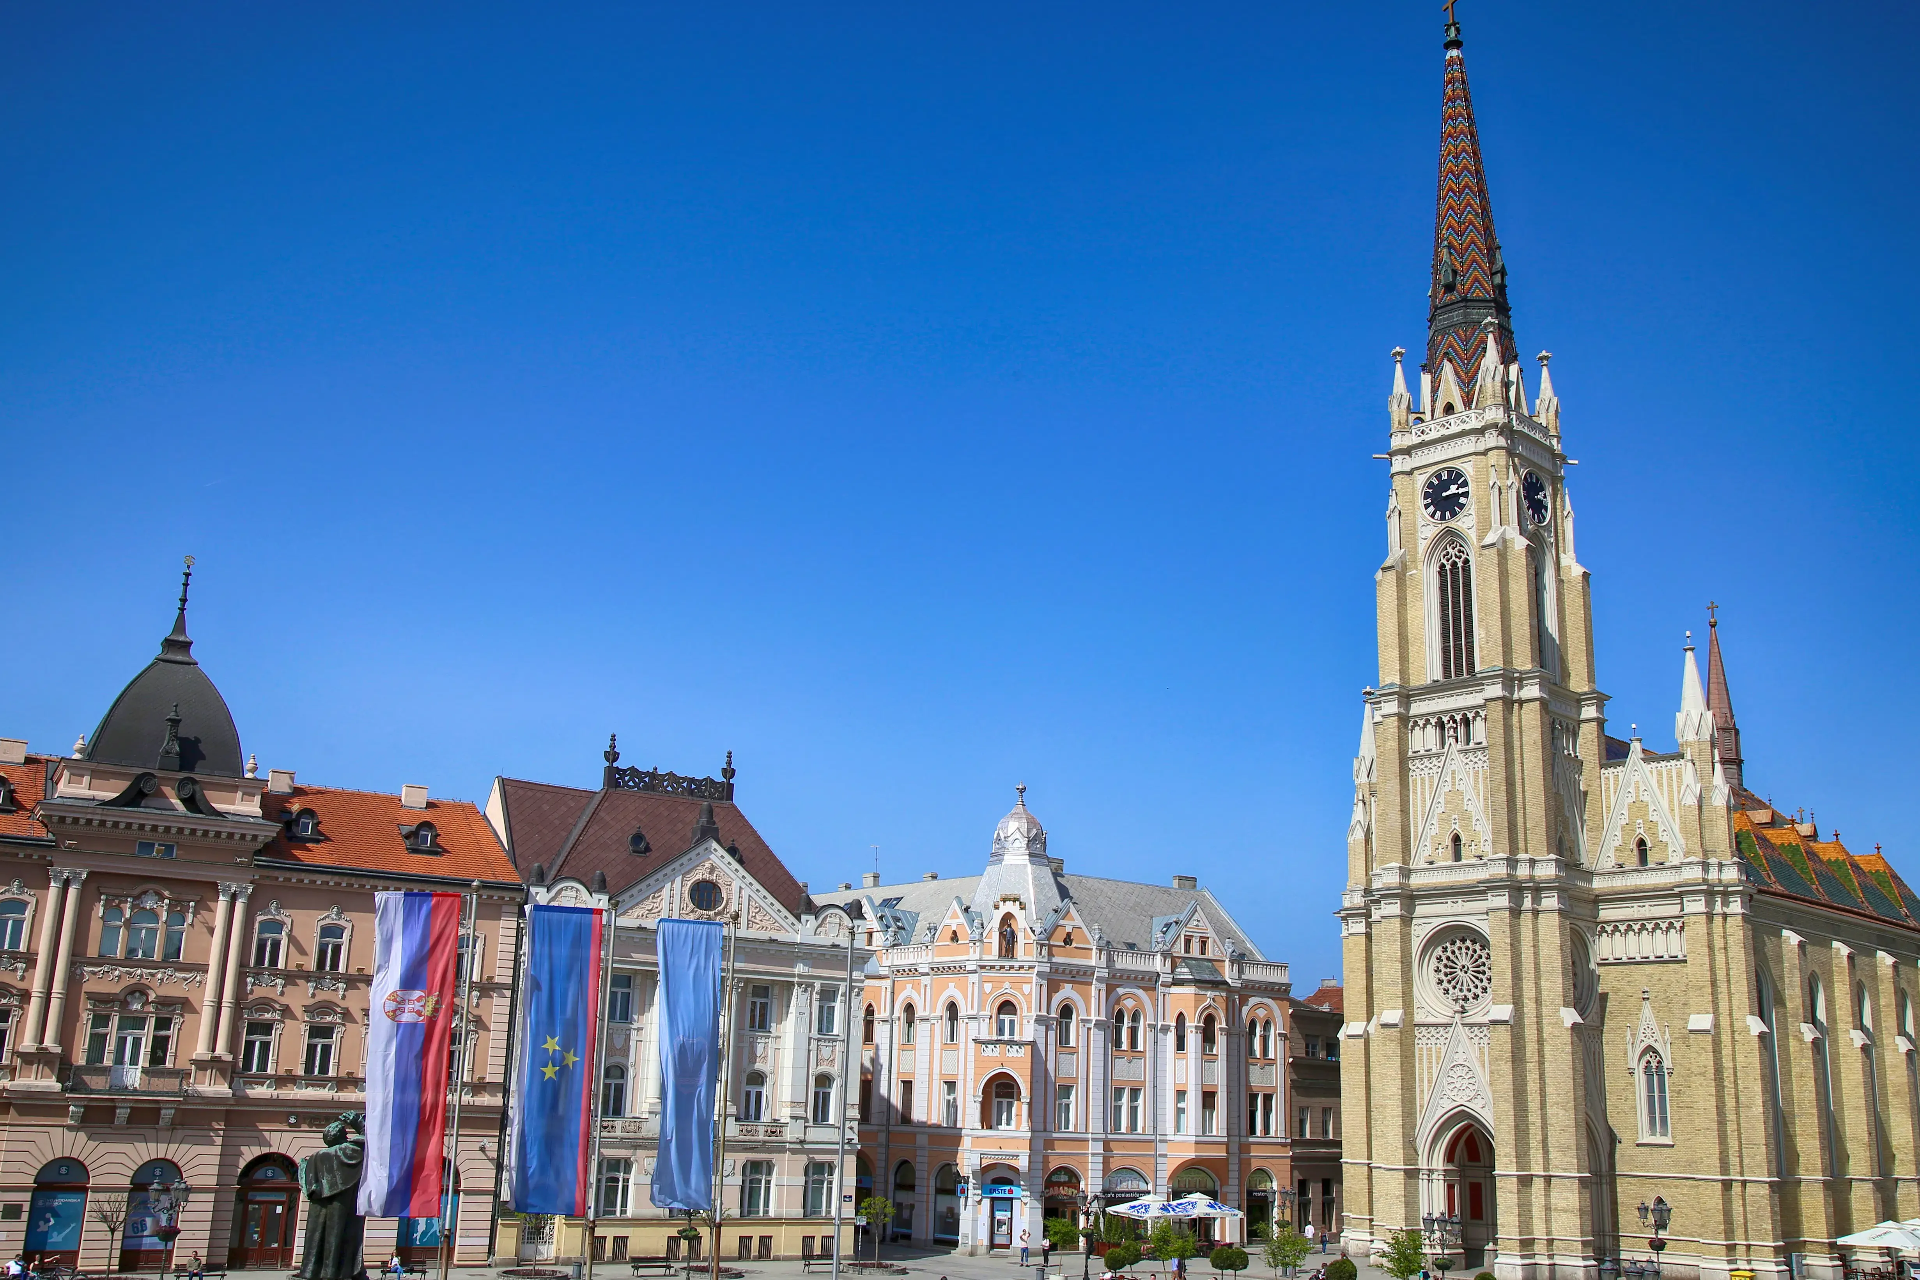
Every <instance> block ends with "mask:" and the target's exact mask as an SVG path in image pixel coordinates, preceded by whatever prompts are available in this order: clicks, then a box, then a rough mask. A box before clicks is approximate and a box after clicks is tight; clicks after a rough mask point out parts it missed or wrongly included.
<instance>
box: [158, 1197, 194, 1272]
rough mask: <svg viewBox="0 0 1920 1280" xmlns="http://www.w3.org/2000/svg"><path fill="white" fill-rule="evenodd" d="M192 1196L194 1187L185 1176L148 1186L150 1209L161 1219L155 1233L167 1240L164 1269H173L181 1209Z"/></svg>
mask: <svg viewBox="0 0 1920 1280" xmlns="http://www.w3.org/2000/svg"><path fill="white" fill-rule="evenodd" d="M192 1198H193V1187H192V1186H191V1185H190V1184H189V1183H188V1182H187V1180H186V1179H185V1178H182V1179H180V1181H178V1182H173V1181H171V1180H169V1181H167V1182H157V1183H155V1184H154V1185H153V1186H151V1187H149V1188H147V1208H148V1211H149V1212H151V1213H152V1214H153V1216H154V1217H156V1218H158V1219H159V1220H160V1225H159V1226H157V1227H155V1228H154V1230H153V1234H155V1235H157V1236H159V1237H160V1238H161V1239H162V1240H164V1241H166V1242H167V1261H166V1263H165V1266H164V1271H172V1270H173V1250H174V1242H175V1241H177V1240H178V1239H179V1238H180V1211H181V1210H182V1209H185V1208H186V1207H187V1201H188V1200H190V1199H192Z"/></svg>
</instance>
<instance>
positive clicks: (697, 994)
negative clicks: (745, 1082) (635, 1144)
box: [649, 920, 723, 1211]
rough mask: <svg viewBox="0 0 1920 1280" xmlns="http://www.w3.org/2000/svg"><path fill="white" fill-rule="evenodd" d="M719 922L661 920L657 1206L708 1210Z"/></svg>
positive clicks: (716, 1064) (717, 1043)
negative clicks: (659, 1106)
mask: <svg viewBox="0 0 1920 1280" xmlns="http://www.w3.org/2000/svg"><path fill="white" fill-rule="evenodd" d="M722 936H723V932H722V929H721V927H720V925H719V923H718V922H716V921H712V920H662V921H661V922H660V933H659V935H658V941H657V942H656V944H655V945H656V947H657V955H658V957H659V960H660V1009H659V1014H658V1017H657V1019H656V1023H657V1026H658V1028H659V1036H660V1095H661V1101H662V1104H663V1105H662V1108H661V1114H660V1153H659V1155H658V1156H657V1157H656V1158H655V1159H654V1162H653V1186H652V1188H651V1190H650V1192H649V1194H650V1195H651V1196H652V1199H653V1207H654V1208H656V1209H679V1210H683V1211H685V1210H702V1211H704V1210H710V1209H712V1208H713V1093H714V1083H715V1080H716V1078H717V1077H718V1075H719V1073H720V942H721V938H722Z"/></svg>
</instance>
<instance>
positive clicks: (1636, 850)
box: [1633, 836, 1649, 867]
mask: <svg viewBox="0 0 1920 1280" xmlns="http://www.w3.org/2000/svg"><path fill="white" fill-rule="evenodd" d="M1633 860H1634V862H1635V863H1637V864H1638V865H1640V866H1643V867H1644V866H1646V865H1647V864H1648V861H1649V855H1648V853H1647V838H1646V837H1645V836H1641V837H1640V838H1639V839H1637V840H1635V841H1634V842H1633Z"/></svg>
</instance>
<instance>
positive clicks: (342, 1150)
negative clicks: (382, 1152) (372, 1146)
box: [293, 1111, 367, 1280]
mask: <svg viewBox="0 0 1920 1280" xmlns="http://www.w3.org/2000/svg"><path fill="white" fill-rule="evenodd" d="M365 1134H366V1125H365V1123H364V1121H363V1119H362V1117H361V1114H360V1113H359V1112H358V1111H349V1112H347V1113H346V1114H344V1115H342V1116H341V1117H340V1118H339V1119H338V1120H335V1121H334V1122H333V1123H332V1124H330V1125H328V1126H327V1127H326V1131H325V1134H324V1138H325V1141H326V1144H327V1145H326V1146H325V1147H324V1148H322V1149H321V1150H319V1151H316V1152H314V1153H313V1154H312V1155H310V1156H308V1157H307V1158H306V1159H304V1160H302V1161H301V1162H300V1190H301V1191H303V1192H305V1193H306V1197H307V1237H306V1244H305V1247H304V1248H302V1249H301V1251H300V1269H299V1270H298V1271H295V1272H294V1273H293V1274H294V1276H295V1277H296V1280H366V1276H367V1267H366V1261H365V1258H364V1257H363V1256H362V1255H363V1252H364V1248H363V1240H364V1237H365V1234H366V1229H367V1220H366V1219H365V1218H363V1217H361V1216H360V1211H359V1207H358V1205H357V1204H356V1203H355V1201H356V1200H357V1199H358V1198H359V1195H360V1168H361V1162H362V1160H363V1158H364V1157H365V1155H366V1149H365V1146H364V1145H363V1144H364V1143H365V1140H366V1139H365V1136H364V1135H365Z"/></svg>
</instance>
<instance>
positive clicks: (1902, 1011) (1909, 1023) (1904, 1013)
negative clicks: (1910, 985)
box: [1895, 987, 1915, 1044]
mask: <svg viewBox="0 0 1920 1280" xmlns="http://www.w3.org/2000/svg"><path fill="white" fill-rule="evenodd" d="M1895 1007H1896V1010H1897V1016H1898V1017H1899V1019H1900V1034H1901V1035H1903V1036H1905V1037H1906V1038H1907V1043H1908V1044H1913V1043H1915V1041H1914V1038H1913V1001H1912V1000H1911V999H1910V998H1909V997H1908V996H1907V989H1906V988H1905V987H1902V988H1900V991H1899V994H1898V995H1897V996H1896V997H1895Z"/></svg>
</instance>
